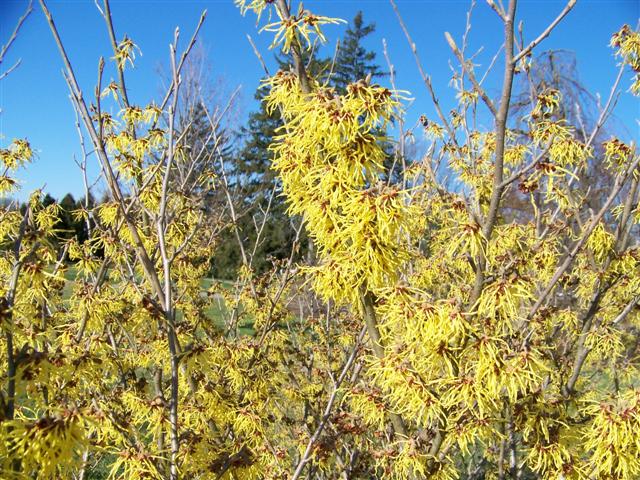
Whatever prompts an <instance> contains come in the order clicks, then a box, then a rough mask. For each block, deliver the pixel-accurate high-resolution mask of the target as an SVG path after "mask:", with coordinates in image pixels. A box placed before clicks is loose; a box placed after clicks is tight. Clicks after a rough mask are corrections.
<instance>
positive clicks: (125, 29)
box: [0, 0, 640, 198]
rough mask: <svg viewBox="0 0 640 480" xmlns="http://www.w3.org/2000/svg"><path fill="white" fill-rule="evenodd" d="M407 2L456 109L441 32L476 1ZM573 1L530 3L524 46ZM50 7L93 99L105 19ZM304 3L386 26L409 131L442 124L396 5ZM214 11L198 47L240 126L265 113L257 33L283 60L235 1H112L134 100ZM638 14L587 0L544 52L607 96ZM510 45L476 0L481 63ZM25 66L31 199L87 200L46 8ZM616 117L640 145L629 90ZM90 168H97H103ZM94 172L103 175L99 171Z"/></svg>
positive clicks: (6, 105)
mask: <svg viewBox="0 0 640 480" xmlns="http://www.w3.org/2000/svg"><path fill="white" fill-rule="evenodd" d="M26 3H27V2H26V0H24V1H23V0H21V1H17V0H0V43H4V41H6V39H7V38H8V37H9V35H10V33H11V31H12V30H13V27H14V25H15V21H16V20H17V18H18V17H19V16H20V15H21V13H22V11H23V9H24V7H25V6H26ZM397 3H398V6H399V8H400V11H401V13H402V14H403V16H404V19H405V22H406V23H407V26H408V28H409V30H410V32H411V34H412V35H413V37H414V41H415V42H416V44H417V47H418V50H419V53H420V55H421V57H422V60H423V64H424V66H425V67H426V69H427V70H428V72H429V73H430V74H431V75H432V77H433V83H434V87H435V88H436V91H437V93H438V96H439V97H440V99H441V101H442V103H443V106H444V108H445V111H448V110H449V109H450V108H451V107H452V106H453V102H454V100H455V95H454V92H453V91H452V90H451V89H450V88H449V86H448V83H449V79H450V69H449V61H452V60H453V57H452V54H451V52H450V50H449V48H448V46H447V44H446V42H445V39H444V35H443V33H444V32H445V31H449V32H450V33H451V34H452V35H453V36H454V38H456V40H457V41H458V42H459V39H460V37H461V35H462V32H463V30H464V26H465V20H466V12H467V10H468V7H469V4H470V2H469V1H468V0H464V1H457V0H449V1H446V0H439V1H431V0H398V1H397ZM564 3H565V2H563V1H555V0H548V1H547V0H536V1H533V0H530V1H527V0H521V1H520V2H519V7H518V19H519V20H523V22H524V32H525V38H526V39H529V40H531V39H533V38H534V37H536V36H537V35H538V34H539V32H541V31H542V30H543V29H544V27H545V26H546V25H547V24H548V23H549V22H550V21H551V20H552V19H553V18H555V16H556V15H557V13H558V12H559V11H560V10H561V9H562V7H563V6H564ZM47 4H48V6H49V8H50V10H51V12H52V14H53V16H54V19H55V21H56V24H57V26H58V30H59V32H60V34H61V37H62V40H63V42H64V43H65V46H66V48H67V51H68V53H69V56H70V58H71V61H72V63H73V65H74V68H75V71H76V75H77V76H78V80H79V82H80V85H81V87H82V88H83V90H84V91H85V92H86V93H85V94H86V95H90V94H91V92H93V89H94V87H95V82H96V78H97V62H98V58H99V57H100V56H101V55H102V56H104V57H105V58H108V57H110V56H112V53H111V50H110V45H109V41H108V35H107V31H106V29H105V26H104V23H103V20H102V18H101V16H100V14H99V12H98V10H97V9H96V7H95V5H94V2H93V0H73V1H72V0H66V1H49V2H48V3H47ZM305 6H306V7H307V8H308V9H310V10H311V11H314V12H316V13H319V14H323V15H327V16H333V17H340V18H344V19H347V20H349V19H351V18H353V16H354V15H355V13H356V12H357V11H358V10H363V11H364V16H365V21H371V22H375V24H376V27H377V28H376V32H375V33H374V34H373V35H371V36H370V38H369V39H368V41H367V47H369V48H370V49H372V50H375V51H376V52H378V60H379V62H380V63H381V64H383V65H384V58H383V57H382V39H383V38H385V39H387V43H388V46H389V54H390V57H391V60H392V62H393V63H394V64H395V67H396V70H397V74H398V79H397V84H398V88H401V89H403V90H408V91H409V92H411V95H412V97H414V98H415V101H414V102H413V103H412V105H411V107H410V108H409V110H408V120H409V122H413V121H415V119H416V118H417V117H418V116H419V115H420V114H421V113H426V114H427V116H432V117H433V116H434V114H433V108H432V106H431V105H430V102H429V100H428V94H427V92H426V90H425V88H424V86H423V84H422V82H421V79H420V77H419V74H418V71H417V69H416V67H415V63H414V60H413V57H412V55H411V51H410V49H409V47H408V44H407V42H406V40H405V38H404V36H403V34H402V31H401V30H400V27H399V25H398V22H397V20H396V17H395V15H394V13H393V10H392V8H391V6H390V4H389V2H388V0H362V1H348V0H325V1H307V2H305ZM205 8H206V9H207V10H208V17H207V20H206V22H205V24H204V26H203V29H202V31H201V35H200V39H201V41H202V44H203V45H204V47H205V49H206V51H207V52H208V56H209V58H210V60H211V63H212V66H213V76H214V77H216V78H218V80H219V81H222V82H223V83H224V84H225V85H226V86H227V89H228V90H232V89H233V88H235V87H236V86H238V85H241V94H240V102H239V115H238V119H239V123H241V122H242V120H243V119H244V118H246V115H247V114H248V113H249V112H250V111H251V110H253V109H255V108H256V105H255V102H254V100H253V94H254V92H255V89H256V87H257V86H258V82H259V79H260V78H261V76H262V69H261V66H260V64H259V62H258V61H257V59H256V57H255V55H254V53H253V51H252V49H251V46H250V45H249V43H248V41H247V39H246V34H247V33H249V34H251V36H252V37H253V38H254V40H255V41H256V43H257V46H258V48H259V50H260V51H261V52H262V54H263V56H264V57H265V59H266V60H267V61H268V62H269V63H270V64H271V66H272V67H273V61H272V54H271V52H270V51H269V50H268V46H269V43H270V40H271V34H270V33H269V32H264V33H262V34H258V31H257V28H256V24H255V17H254V16H252V15H247V17H242V16H241V15H240V14H239V12H238V10H237V8H236V7H234V5H233V1H232V0H208V1H186V0H185V1H178V0H171V1H169V0H163V1H157V0H156V1H151V0H145V1H142V0H133V1H118V0H112V2H111V9H112V14H113V18H114V24H115V29H116V34H117V36H118V37H122V36H123V35H124V34H127V35H129V36H130V37H131V38H132V39H133V40H134V41H135V42H136V44H137V45H138V46H139V47H140V49H141V50H142V56H139V57H138V59H137V61H136V66H135V69H129V70H128V71H127V81H128V86H129V90H130V99H131V100H132V102H134V103H138V104H145V103H147V102H148V101H149V100H151V99H152V98H158V97H159V96H161V95H160V92H161V82H160V79H159V77H158V74H157V71H158V67H159V66H160V65H165V66H166V65H167V62H168V45H169V42H170V41H171V39H172V37H173V31H174V29H175V27H176V26H177V27H179V28H180V31H181V38H182V45H183V46H184V44H185V43H186V42H187V40H188V38H189V37H190V36H191V33H192V32H193V29H194V27H195V25H196V24H197V21H198V18H199V16H200V14H201V12H202V10H203V9H205ZM639 17H640V2H638V0H579V1H578V4H577V6H576V7H575V8H574V10H573V11H572V12H571V13H570V14H569V15H568V17H567V18H566V19H565V20H564V21H563V22H562V23H561V24H560V25H559V26H558V27H557V28H556V30H554V32H553V33H552V35H551V37H549V38H548V39H547V40H545V41H544V43H543V44H542V45H541V46H540V47H539V51H542V50H545V49H560V48H562V49H567V50H572V51H574V52H575V54H576V58H577V61H578V69H579V72H580V79H581V81H582V83H583V84H584V85H585V86H586V87H587V88H588V90H590V91H591V92H593V93H600V94H601V95H602V96H603V97H605V98H606V96H607V95H608V92H609V89H610V87H611V84H612V83H613V80H614V78H615V75H616V59H615V58H614V57H613V55H612V51H611V49H610V48H609V47H608V42H609V39H610V37H611V34H612V33H613V32H615V31H616V30H617V29H618V28H619V27H620V26H621V25H622V24H624V23H628V24H631V25H632V26H634V25H635V24H636V22H637V21H638V18H639ZM345 28H346V27H344V26H329V27H327V28H326V30H325V31H326V34H327V37H328V39H329V43H328V45H327V46H326V47H325V53H326V54H327V55H329V54H330V53H331V52H332V51H333V48H334V46H335V40H336V39H337V38H339V36H341V35H342V34H343V32H344V29H345ZM501 37H502V25H501V23H500V21H499V19H498V18H497V16H496V15H495V13H494V12H493V11H492V10H491V9H490V8H489V7H488V6H487V5H486V3H485V2H484V1H483V0H478V1H477V5H476V7H475V10H474V15H473V18H472V30H471V35H470V47H471V50H475V49H477V48H479V47H481V46H484V51H483V52H482V54H480V55H479V56H478V63H481V64H483V65H484V66H485V67H486V65H487V64H488V62H489V60H490V59H491V57H492V56H493V55H494V53H495V51H496V49H497V48H498V47H499V45H500V44H501V40H502V38H501ZM18 58H21V59H22V65H21V66H20V67H19V68H18V69H17V70H16V71H14V73H12V74H11V75H10V76H9V77H7V78H6V79H4V80H3V81H0V108H1V109H2V113H1V114H0V145H3V146H4V145H6V144H7V143H8V142H9V141H10V140H11V139H13V138H23V137H27V138H28V139H29V140H30V142H31V143H32V146H33V148H34V149H35V150H36V151H37V153H38V158H37V160H36V161H35V163H34V164H32V165H31V166H30V167H29V168H28V170H26V171H25V172H21V174H20V178H21V180H22V183H23V186H24V187H23V191H24V192H27V191H30V190H33V189H35V188H39V187H42V186H43V185H46V187H45V189H46V191H48V192H50V193H51V194H52V195H53V196H54V197H57V198H60V197H62V196H63V195H64V194H65V193H67V192H71V193H73V194H74V195H76V196H79V195H81V193H82V179H81V175H80V172H79V170H78V168H77V167H76V165H75V163H74V162H73V155H74V154H75V155H77V156H79V154H80V147H79V144H78V135H77V132H76V129H75V126H74V121H75V120H74V113H73V109H72V107H71V104H70V102H69V99H68V90H67V87H66V85H65V83H64V80H63V78H62V74H61V68H62V63H61V60H60V57H59V54H58V52H57V50H56V48H55V45H54V43H53V38H52V36H51V33H50V32H49V29H48V26H47V24H46V22H45V19H44V15H43V14H42V12H41V10H40V8H39V5H37V3H36V5H34V12H33V14H32V16H31V17H30V18H29V19H28V20H27V22H26V24H25V25H24V28H23V30H22V31H21V33H20V36H19V38H18V39H17V41H16V43H15V44H14V46H13V49H12V50H11V51H10V52H9V54H8V55H7V58H5V61H4V62H3V64H2V67H1V68H0V71H4V70H5V69H6V68H8V67H9V66H10V65H12V64H13V62H15V61H16V60H17V59H18ZM112 75H113V73H112V72H110V71H107V72H106V73H105V80H107V81H108V80H109V78H110V76H112ZM629 78H630V77H629V76H627V77H626V79H625V87H626V86H628V85H629ZM220 79H221V80H220ZM497 85H498V82H495V83H491V82H489V83H488V85H487V87H488V89H489V93H490V95H493V96H495V95H496V94H497ZM616 113H617V116H618V118H619V119H620V123H622V124H624V125H625V126H626V132H623V133H622V136H624V137H626V139H627V140H629V139H636V140H637V139H638V138H639V137H640V135H638V132H639V130H638V123H637V121H636V120H637V119H638V118H640V111H639V104H638V102H637V100H636V99H634V98H633V97H632V96H631V95H629V94H628V93H625V94H623V95H622V97H621V98H620V102H619V105H618V107H617V111H616ZM92 161H93V162H94V163H95V159H93V160H92ZM91 171H92V172H93V173H95V171H96V168H95V166H94V167H93V168H92V170H91ZM22 196H24V193H23V194H22Z"/></svg>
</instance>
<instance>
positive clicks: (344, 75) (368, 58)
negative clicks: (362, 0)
mask: <svg viewBox="0 0 640 480" xmlns="http://www.w3.org/2000/svg"><path fill="white" fill-rule="evenodd" d="M375 29H376V26H375V24H374V23H369V24H365V23H364V20H363V18H362V12H361V11H360V12H358V13H357V14H356V16H355V17H354V18H353V20H352V23H351V25H350V26H349V28H348V29H347V31H346V32H345V35H344V39H343V40H342V41H341V43H340V49H339V50H338V55H337V57H336V65H335V67H334V74H333V76H332V81H331V83H332V85H333V86H334V87H335V88H336V90H337V91H338V93H344V92H345V91H346V89H347V85H349V84H350V83H353V82H357V81H358V80H361V79H363V78H366V77H367V76H369V75H370V76H371V78H376V77H381V76H384V75H385V72H383V71H382V70H381V69H380V66H379V65H378V64H377V63H376V62H375V60H376V54H375V52H373V51H371V50H367V49H366V48H365V47H364V45H363V44H362V43H363V40H364V39H365V38H366V37H367V36H369V35H370V34H372V33H373V32H374V31H375Z"/></svg>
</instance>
